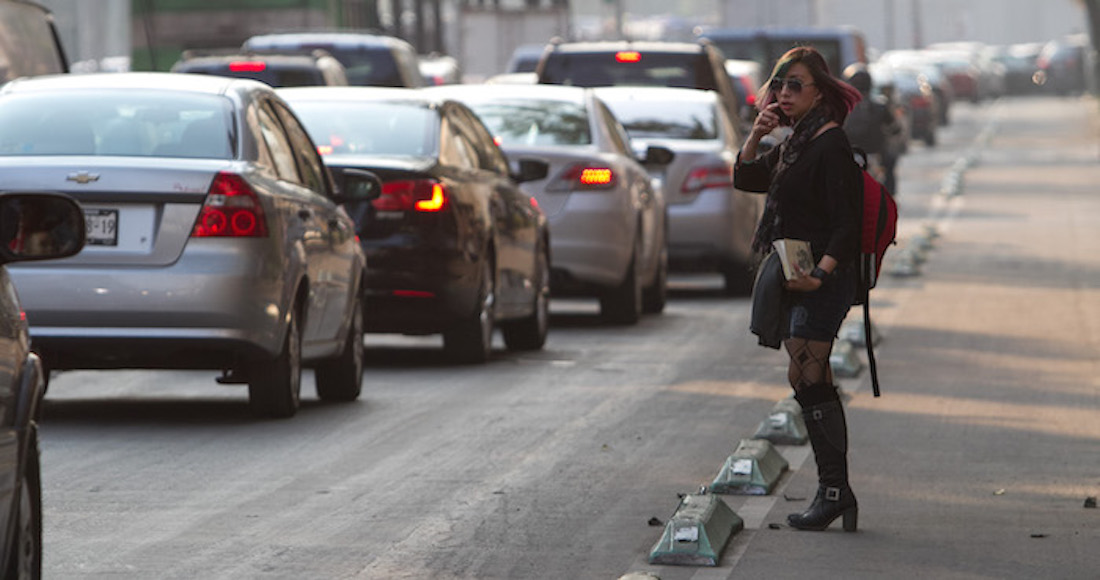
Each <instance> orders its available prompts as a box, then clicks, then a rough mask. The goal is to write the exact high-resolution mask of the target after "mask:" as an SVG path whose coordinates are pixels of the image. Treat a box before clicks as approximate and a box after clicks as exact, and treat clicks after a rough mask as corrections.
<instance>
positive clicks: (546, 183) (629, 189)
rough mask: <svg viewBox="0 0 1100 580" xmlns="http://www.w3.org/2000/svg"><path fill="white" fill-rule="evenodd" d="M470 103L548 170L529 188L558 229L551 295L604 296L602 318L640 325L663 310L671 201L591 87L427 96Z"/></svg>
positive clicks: (504, 140)
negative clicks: (667, 205) (667, 209)
mask: <svg viewBox="0 0 1100 580" xmlns="http://www.w3.org/2000/svg"><path fill="white" fill-rule="evenodd" d="M422 90H425V91H432V92H439V93H442V94H445V95H447V96H448V97H450V98H453V99H455V100H459V101H462V102H463V103H465V104H466V105H467V106H469V107H470V108H471V109H473V111H474V112H475V113H477V115H478V116H479V117H481V120H482V121H483V122H484V123H485V126H486V127H487V128H488V129H489V131H490V132H491V133H492V134H493V135H494V137H495V138H496V139H497V141H498V142H499V143H500V145H501V148H502V149H503V150H504V152H505V153H506V154H507V155H508V156H509V157H510V158H512V159H519V158H532V159H539V160H543V161H546V162H547V163H549V165H550V170H549V173H548V174H547V175H548V177H547V178H545V179H541V180H536V181H528V182H525V183H523V184H522V186H521V187H523V188H524V191H526V192H528V193H529V194H530V195H532V196H533V197H534V198H535V199H536V200H537V201H538V204H539V207H541V208H542V210H543V212H545V214H546V216H547V219H548V220H549V222H550V234H551V235H550V260H551V268H552V279H551V291H552V292H553V293H554V294H556V295H559V296H560V295H580V296H596V297H598V298H599V300H600V312H601V314H602V315H603V317H604V318H606V319H608V320H610V321H612V322H615V323H620V324H633V323H635V322H637V321H638V319H639V317H640V316H641V314H642V312H650V313H656V312H661V311H662V310H663V309H664V306H665V300H666V294H667V274H668V247H667V243H666V242H667V239H668V238H667V224H666V220H665V200H664V197H663V196H662V194H661V190H660V188H659V187H657V186H656V185H655V184H654V182H653V179H652V178H651V177H650V176H649V174H648V172H647V171H646V168H645V167H644V166H643V162H645V161H648V162H650V163H652V164H659V163H662V162H664V163H667V162H668V160H669V159H670V158H671V156H672V155H671V153H670V152H669V151H668V150H667V149H663V148H655V149H654V150H653V151H652V152H649V154H648V157H646V158H643V159H639V158H638V157H636V156H635V153H634V150H633V149H632V148H631V144H630V138H629V137H628V135H627V133H626V131H625V130H624V129H623V128H622V126H621V125H619V122H618V121H616V120H615V117H614V116H613V115H612V114H611V111H610V110H608V108H607V106H606V105H604V104H603V103H602V102H601V101H600V100H599V99H597V98H596V97H595V95H594V94H593V92H592V90H591V89H583V88H577V87H565V86H549V85H493V86H486V85H451V86H446V87H437V88H429V89H422Z"/></svg>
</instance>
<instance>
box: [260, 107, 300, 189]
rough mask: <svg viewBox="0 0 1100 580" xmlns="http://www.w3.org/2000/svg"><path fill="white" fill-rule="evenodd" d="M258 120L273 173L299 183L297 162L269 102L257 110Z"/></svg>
mask: <svg viewBox="0 0 1100 580" xmlns="http://www.w3.org/2000/svg"><path fill="white" fill-rule="evenodd" d="M258 115H259V116H258V119H259V121H260V133H261V135H262V136H263V140H264V142H265V143H267V148H268V150H269V151H270V152H271V161H272V163H273V164H274V165H275V173H276V174H277V175H278V176H279V179H283V180H286V181H292V182H294V183H301V182H302V179H301V176H299V175H298V164H297V163H296V162H295V161H294V153H293V152H292V151H291V145H290V141H288V140H287V138H286V134H285V133H283V126H282V125H281V124H280V123H279V120H278V118H277V117H276V114H275V112H274V111H272V110H271V105H270V104H269V103H264V105H263V106H262V107H260V110H259V111H258Z"/></svg>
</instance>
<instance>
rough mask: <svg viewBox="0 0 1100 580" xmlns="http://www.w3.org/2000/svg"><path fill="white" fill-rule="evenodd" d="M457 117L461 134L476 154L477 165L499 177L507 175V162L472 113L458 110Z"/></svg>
mask: <svg viewBox="0 0 1100 580" xmlns="http://www.w3.org/2000/svg"><path fill="white" fill-rule="evenodd" d="M457 112H458V117H459V118H460V119H462V122H463V134H465V135H466V136H467V137H468V138H469V140H470V141H471V142H472V145H473V147H474V150H475V151H476V152H477V154H478V161H479V162H478V165H479V166H480V167H481V168H482V169H485V170H486V171H492V172H494V173H499V174H501V175H508V162H507V161H506V160H505V159H504V154H503V153H501V152H500V148H499V147H497V144H496V143H494V142H493V137H492V136H491V135H490V134H489V132H488V131H487V130H486V129H485V126H484V125H482V124H481V121H479V120H478V119H477V117H475V116H474V115H473V114H472V113H470V112H469V111H466V110H459V111H457Z"/></svg>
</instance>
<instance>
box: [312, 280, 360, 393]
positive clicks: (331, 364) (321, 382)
mask: <svg viewBox="0 0 1100 580" xmlns="http://www.w3.org/2000/svg"><path fill="white" fill-rule="evenodd" d="M353 300H355V303H354V306H353V307H352V309H351V324H349V325H348V334H347V338H346V339H345V340H344V350H343V352H341V353H340V356H338V357H336V358H332V359H328V360H324V361H321V363H319V364H318V365H317V367H316V368H315V369H314V377H315V378H316V383H317V397H318V398H320V399H321V400H322V401H333V402H344V403H346V402H349V401H354V400H355V399H358V398H359V393H361V392H362V390H363V357H364V354H363V350H364V347H363V298H362V297H361V296H359V294H358V292H356V296H355V298H354V299H353Z"/></svg>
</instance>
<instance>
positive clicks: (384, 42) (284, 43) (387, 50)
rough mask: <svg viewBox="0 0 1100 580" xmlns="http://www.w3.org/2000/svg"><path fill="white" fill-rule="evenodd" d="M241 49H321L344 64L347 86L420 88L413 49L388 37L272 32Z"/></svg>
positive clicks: (367, 34) (257, 37) (405, 43)
mask: <svg viewBox="0 0 1100 580" xmlns="http://www.w3.org/2000/svg"><path fill="white" fill-rule="evenodd" d="M241 49H242V50H246V51H253V52H255V51H278V52H307V53H309V52H313V51H314V50H317V49H321V50H324V51H325V52H327V53H329V54H331V55H332V56H333V57H335V58H336V60H338V61H340V63H341V64H343V65H344V68H345V69H346V70H347V75H348V84H349V85H356V86H372V87H422V86H424V77H423V76H422V75H421V73H420V67H419V64H418V63H419V57H418V56H417V54H416V49H414V48H413V46H412V45H411V44H409V43H408V42H405V41H404V40H401V39H400V38H396V37H392V36H385V35H381V34H369V33H363V32H349V31H345V32H285V33H273V34H262V35H258V36H253V37H251V38H249V39H247V40H245V41H244V44H243V45H241Z"/></svg>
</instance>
